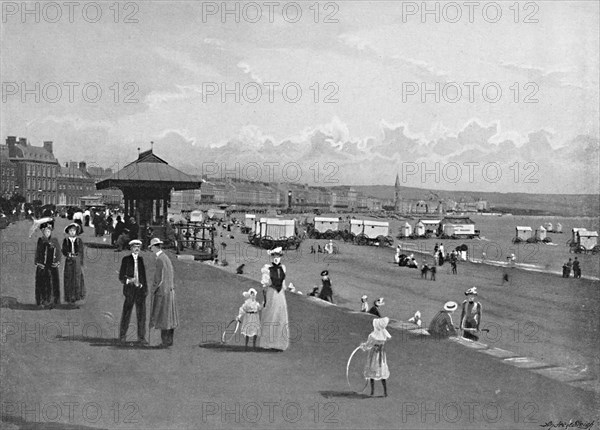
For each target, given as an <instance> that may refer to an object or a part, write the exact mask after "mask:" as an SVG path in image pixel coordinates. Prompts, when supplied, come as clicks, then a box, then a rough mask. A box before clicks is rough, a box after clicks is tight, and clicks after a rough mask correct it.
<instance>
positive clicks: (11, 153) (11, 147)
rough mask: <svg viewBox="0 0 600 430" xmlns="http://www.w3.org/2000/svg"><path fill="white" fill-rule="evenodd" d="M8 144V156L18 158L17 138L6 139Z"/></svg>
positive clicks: (9, 137)
mask: <svg viewBox="0 0 600 430" xmlns="http://www.w3.org/2000/svg"><path fill="white" fill-rule="evenodd" d="M6 144H7V145H8V156H9V157H16V154H15V152H16V151H15V145H16V144H17V137H16V136H8V137H7V138H6Z"/></svg>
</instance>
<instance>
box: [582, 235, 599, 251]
mask: <svg viewBox="0 0 600 430" xmlns="http://www.w3.org/2000/svg"><path fill="white" fill-rule="evenodd" d="M578 235H579V245H581V246H583V247H584V248H585V249H586V250H587V251H591V250H592V248H594V246H596V245H597V244H598V232H597V231H588V230H579V232H578Z"/></svg>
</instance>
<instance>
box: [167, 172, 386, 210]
mask: <svg viewBox="0 0 600 430" xmlns="http://www.w3.org/2000/svg"><path fill="white" fill-rule="evenodd" d="M199 180H202V179H201V178H199ZM215 205H217V206H219V205H235V206H239V207H241V208H257V209H259V208H262V207H279V208H294V209H300V210H306V211H312V210H315V209H317V210H322V211H367V210H368V211H380V210H381V209H382V206H381V200H380V199H377V198H374V197H370V196H366V195H364V194H363V193H361V192H359V191H357V190H356V189H354V188H353V187H351V186H338V187H309V186H308V185H301V184H294V183H264V182H247V181H236V180H233V179H226V180H213V179H210V180H209V179H205V180H203V183H202V187H201V189H198V190H184V191H174V192H172V193H171V210H172V211H173V212H179V211H188V210H192V209H193V208H196V207H205V206H215Z"/></svg>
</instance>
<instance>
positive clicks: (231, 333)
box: [221, 319, 240, 343]
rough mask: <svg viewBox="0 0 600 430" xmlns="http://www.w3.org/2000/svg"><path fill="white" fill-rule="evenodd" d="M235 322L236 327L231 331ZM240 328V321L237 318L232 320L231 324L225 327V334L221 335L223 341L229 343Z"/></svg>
mask: <svg viewBox="0 0 600 430" xmlns="http://www.w3.org/2000/svg"><path fill="white" fill-rule="evenodd" d="M234 323H235V328H234V329H233V331H231V328H232V327H234V326H233V324H234ZM238 328H240V322H239V321H238V320H237V319H233V320H231V321H230V322H229V324H227V326H226V327H225V331H223V334H222V335H221V343H227V342H229V341H230V340H231V339H233V336H235V334H236V333H237V331H238Z"/></svg>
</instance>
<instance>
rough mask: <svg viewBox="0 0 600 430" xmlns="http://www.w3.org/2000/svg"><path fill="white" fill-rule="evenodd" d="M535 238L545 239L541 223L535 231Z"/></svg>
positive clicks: (544, 230)
mask: <svg viewBox="0 0 600 430" xmlns="http://www.w3.org/2000/svg"><path fill="white" fill-rule="evenodd" d="M535 238H536V239H537V240H544V239H546V229H545V228H544V226H543V225H540V227H539V228H538V229H537V230H536V231H535Z"/></svg>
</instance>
